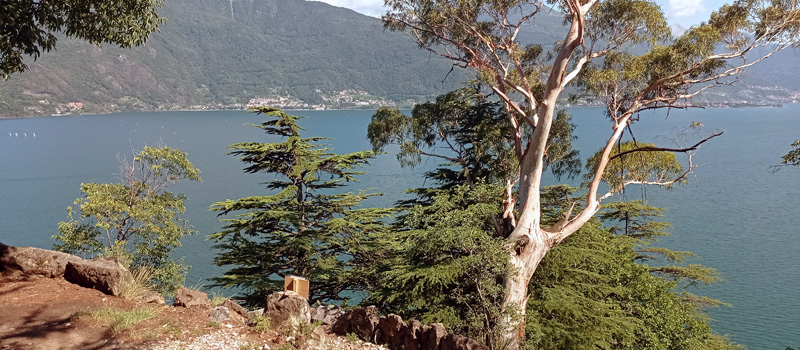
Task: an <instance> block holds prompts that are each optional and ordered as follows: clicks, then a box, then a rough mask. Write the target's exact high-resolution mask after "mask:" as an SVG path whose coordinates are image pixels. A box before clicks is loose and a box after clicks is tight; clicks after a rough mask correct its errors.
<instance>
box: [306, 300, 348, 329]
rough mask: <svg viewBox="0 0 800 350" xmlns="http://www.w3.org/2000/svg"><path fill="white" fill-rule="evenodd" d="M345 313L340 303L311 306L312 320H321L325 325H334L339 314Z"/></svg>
mask: <svg viewBox="0 0 800 350" xmlns="http://www.w3.org/2000/svg"><path fill="white" fill-rule="evenodd" d="M342 315H344V310H342V308H341V307H340V306H339V305H331V306H327V305H322V306H318V307H315V308H311V322H320V323H322V324H325V325H332V324H334V323H335V322H336V319H338V318H339V316H342Z"/></svg>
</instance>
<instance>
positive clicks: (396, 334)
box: [375, 314, 408, 350]
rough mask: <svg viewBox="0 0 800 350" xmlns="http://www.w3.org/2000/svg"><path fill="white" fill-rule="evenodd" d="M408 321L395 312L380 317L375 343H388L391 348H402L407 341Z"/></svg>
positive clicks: (394, 349)
mask: <svg viewBox="0 0 800 350" xmlns="http://www.w3.org/2000/svg"><path fill="white" fill-rule="evenodd" d="M407 328H408V327H406V323H405V322H403V319H402V318H401V317H400V316H398V315H395V314H389V315H388V316H384V317H381V318H379V319H378V326H377V329H376V331H375V343H376V344H381V345H384V344H385V345H387V346H388V347H389V349H392V350H400V349H402V347H403V342H404V341H405V335H406V334H405V333H406V331H407Z"/></svg>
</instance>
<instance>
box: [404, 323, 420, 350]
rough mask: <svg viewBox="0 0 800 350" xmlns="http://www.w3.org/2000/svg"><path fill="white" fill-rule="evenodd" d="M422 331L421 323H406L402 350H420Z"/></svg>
mask: <svg viewBox="0 0 800 350" xmlns="http://www.w3.org/2000/svg"><path fill="white" fill-rule="evenodd" d="M423 329H424V328H423V325H422V323H420V322H419V321H417V320H411V321H410V322H408V324H407V328H406V332H405V334H404V337H403V349H404V350H420V342H421V341H422V332H423Z"/></svg>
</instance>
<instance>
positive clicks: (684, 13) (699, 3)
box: [668, 0, 706, 18]
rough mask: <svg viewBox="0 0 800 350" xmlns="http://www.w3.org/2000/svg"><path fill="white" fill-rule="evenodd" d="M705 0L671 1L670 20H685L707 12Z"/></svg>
mask: <svg viewBox="0 0 800 350" xmlns="http://www.w3.org/2000/svg"><path fill="white" fill-rule="evenodd" d="M705 10H706V9H705V4H704V1H703V0H669V14H668V17H670V18H685V17H691V16H694V15H698V14H701V13H703V12H705Z"/></svg>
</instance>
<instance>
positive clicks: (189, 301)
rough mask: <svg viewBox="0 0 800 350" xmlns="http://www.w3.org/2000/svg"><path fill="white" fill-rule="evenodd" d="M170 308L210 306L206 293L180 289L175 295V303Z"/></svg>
mask: <svg viewBox="0 0 800 350" xmlns="http://www.w3.org/2000/svg"><path fill="white" fill-rule="evenodd" d="M172 306H183V307H192V306H204V307H205V306H211V299H209V298H208V294H207V293H204V292H201V291H199V290H191V289H189V288H186V287H180V288H179V289H178V293H177V294H176V295H175V302H174V303H172Z"/></svg>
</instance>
